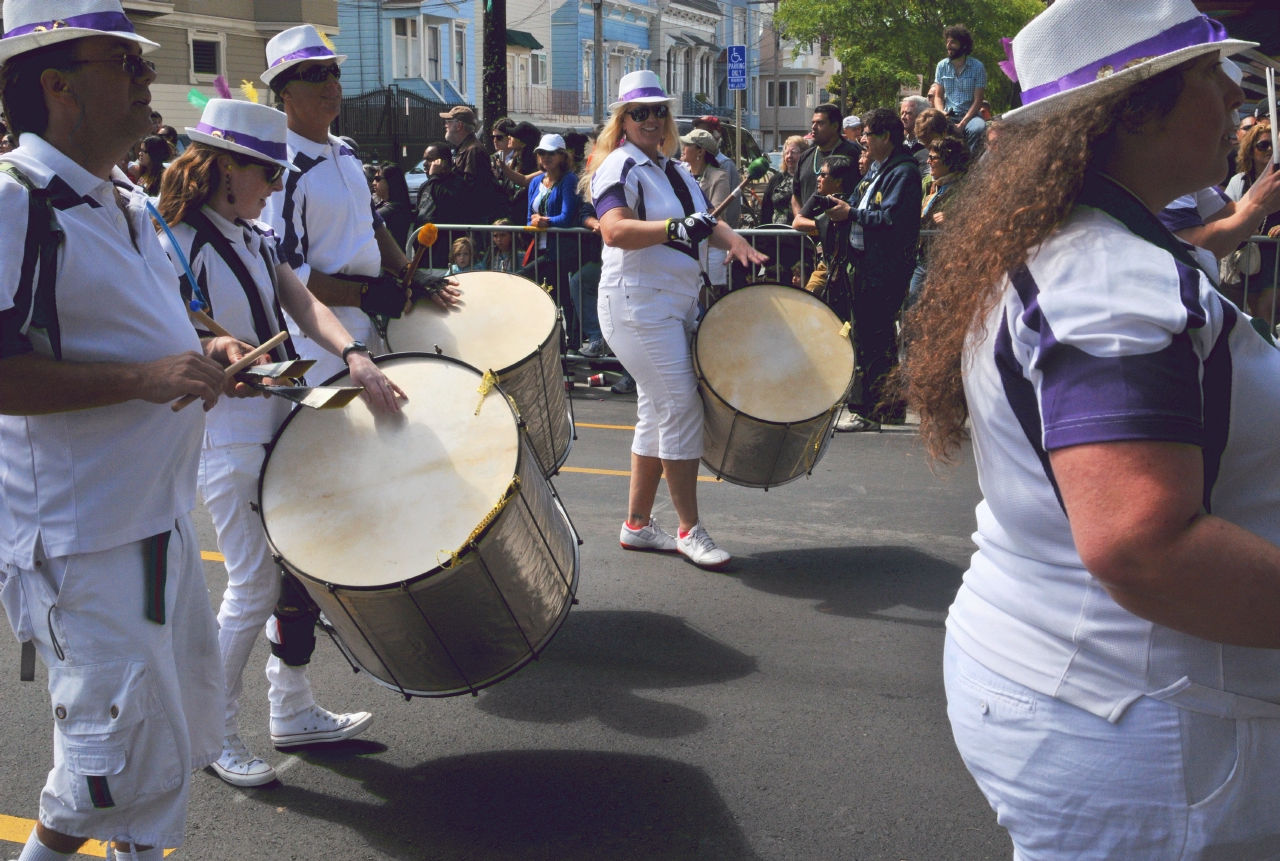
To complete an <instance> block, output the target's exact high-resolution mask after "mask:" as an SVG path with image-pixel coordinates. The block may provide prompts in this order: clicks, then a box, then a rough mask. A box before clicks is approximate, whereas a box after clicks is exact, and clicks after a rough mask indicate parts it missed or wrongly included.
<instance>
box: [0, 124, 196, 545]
mask: <svg viewBox="0 0 1280 861" xmlns="http://www.w3.org/2000/svg"><path fill="white" fill-rule="evenodd" d="M4 160H5V161H9V162H12V163H13V164H15V165H17V166H18V167H19V168H20V169H21V170H22V171H23V172H24V173H25V174H26V175H27V176H28V177H30V178H31V179H32V180H33V181H34V182H35V183H37V184H39V185H42V186H44V187H48V186H49V185H50V184H57V186H58V187H59V188H60V190H61V194H60V195H59V199H58V201H57V208H58V210H59V211H58V222H59V224H60V225H61V227H62V229H63V230H64V231H65V233H66V239H65V241H64V242H63V244H62V247H61V249H60V251H59V255H58V278H57V289H56V291H55V294H56V299H57V310H56V321H57V328H58V330H59V335H60V342H61V350H62V359H63V361H67V362H149V361H154V360H157V359H161V358H164V357H166V356H173V355H176V354H179V353H184V352H187V351H189V350H191V351H197V352H198V351H199V350H200V349H201V348H200V340H199V338H197V337H196V332H195V329H194V328H193V327H192V325H191V322H190V320H189V319H188V318H187V313H186V308H185V307H184V306H183V302H182V297H181V296H180V295H179V292H178V280H177V278H175V277H174V275H173V268H172V267H171V266H170V265H169V261H168V259H167V258H166V257H165V254H164V251H163V250H162V249H161V248H160V243H159V242H158V241H157V240H156V234H155V228H154V227H153V226H152V223H151V218H150V216H149V215H148V213H147V211H146V209H145V206H146V201H147V196H146V194H145V193H144V192H143V191H142V189H139V188H137V187H135V186H133V185H132V184H131V183H130V182H129V181H128V179H127V178H126V177H125V176H124V174H123V173H121V172H120V171H119V170H115V171H113V174H112V181H104V180H101V179H99V178H97V177H96V176H93V175H92V174H90V173H89V172H88V171H86V170H85V169H84V168H82V167H80V166H79V165H78V164H76V163H75V162H73V161H71V160H70V159H69V158H67V157H66V156H65V155H63V154H62V153H61V152H59V151H58V150H56V149H54V148H53V147H52V146H50V145H49V144H48V143H46V142H45V141H44V140H43V139H41V138H40V137H38V136H37V135H33V134H24V135H22V137H21V140H20V148H19V149H17V150H15V151H14V152H12V153H9V154H7V155H5V156H4ZM113 183H115V184H113ZM117 196H118V198H119V200H121V201H123V202H124V203H125V204H126V207H127V212H124V211H122V210H121V209H120V206H119V205H118V203H117ZM0 212H3V213H4V218H3V220H2V221H0V314H3V313H4V312H6V311H13V309H14V308H15V292H16V290H17V287H18V281H19V272H20V269H21V266H22V259H23V244H24V241H25V238H26V232H27V192H26V189H24V188H23V187H22V186H21V185H19V184H18V183H17V182H15V181H13V180H11V179H10V178H9V177H7V176H4V175H0ZM38 275H39V273H38V267H37V279H38ZM37 283H38V282H37ZM27 336H28V338H29V340H30V341H31V344H32V346H33V348H34V351H35V352H36V353H37V354H40V355H43V356H47V357H53V355H54V353H53V349H52V340H53V339H52V338H51V337H47V336H44V335H42V334H41V333H39V332H36V331H28V333H27ZM203 435H204V411H203V410H202V409H201V408H200V404H198V403H197V404H193V405H192V406H190V407H188V408H187V409H184V410H182V411H181V412H177V413H175V412H173V410H171V409H170V408H169V404H167V403H166V404H151V403H147V402H145V401H139V400H133V401H127V402H125V403H122V404H115V405H113V406H109V407H99V408H97V409H89V410H78V411H75V412H66V413H55V414H52V415H41V416H0V561H3V562H4V563H7V564H13V565H17V566H20V567H24V568H31V567H32V565H33V563H34V557H35V550H36V547H37V544H38V543H39V544H40V545H42V546H43V549H44V552H45V554H47V555H48V556H50V557H58V556H67V555H71V554H76V553H91V552H97V551H99V550H108V549H110V548H112V547H118V546H120V545H122V544H128V543H130V542H133V541H139V540H141V539H143V538H148V537H150V536H152V535H158V534H160V533H161V532H166V531H168V530H170V529H172V528H173V525H174V522H175V521H176V520H177V519H178V518H179V517H182V516H183V515H185V514H187V513H188V512H190V511H191V510H192V509H194V508H195V504H196V502H195V490H196V472H197V467H198V464H199V455H200V440H201V438H202V437H203Z"/></svg>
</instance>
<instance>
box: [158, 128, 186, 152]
mask: <svg viewBox="0 0 1280 861" xmlns="http://www.w3.org/2000/svg"><path fill="white" fill-rule="evenodd" d="M156 134H158V135H159V136H160V137H162V138H164V139H165V140H166V141H168V142H169V147H170V148H171V149H172V150H173V157H174V158H177V157H178V156H180V155H182V153H183V151H184V150H185V147H183V145H182V138H180V137H178V130H177V129H175V128H174V127H173V126H161V127H160V130H159V131H158V132H156Z"/></svg>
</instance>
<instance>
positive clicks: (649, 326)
mask: <svg viewBox="0 0 1280 861" xmlns="http://www.w3.org/2000/svg"><path fill="white" fill-rule="evenodd" d="M598 308H599V311H600V331H601V332H602V333H603V334H604V338H605V340H606V341H608V342H609V348H610V349H611V350H613V352H614V355H616V356H617V357H618V359H619V360H620V361H621V362H622V365H623V367H625V368H626V369H627V373H629V374H630V375H631V377H632V378H633V379H634V380H635V381H636V399H637V402H636V414H637V421H636V435H635V439H634V440H633V441H632V443H631V451H633V452H634V453H636V454H638V455H640V456H641V457H660V458H662V459H663V460H697V459H698V458H700V457H702V398H701V397H699V395H698V380H697V378H696V377H695V376H694V373H693V355H692V353H690V351H689V341H690V339H691V338H692V337H693V330H694V326H695V325H696V323H697V319H698V300H697V297H696V296H690V295H686V294H684V293H675V292H672V291H670V290H660V289H656V288H653V287H637V286H635V285H620V284H614V285H609V286H606V285H604V284H601V285H600V298H599V303H598Z"/></svg>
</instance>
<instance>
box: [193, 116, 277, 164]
mask: <svg viewBox="0 0 1280 861" xmlns="http://www.w3.org/2000/svg"><path fill="white" fill-rule="evenodd" d="M196 131H198V132H204V133H205V134H207V135H209V136H210V137H215V138H221V139H222V140H224V141H226V142H227V143H233V144H235V145H236V146H242V147H246V148H247V149H251V150H253V151H254V152H256V153H260V154H261V155H264V156H266V157H267V158H269V159H271V160H273V161H284V160H285V159H286V158H287V157H288V155H289V148H288V147H287V146H285V145H284V144H282V143H276V142H275V141H264V140H262V139H261V138H255V137H253V136H252V135H246V134H242V133H240V132H237V131H227V130H226V129H220V128H218V127H217V126H211V125H209V124H208V123H206V122H202V123H200V125H198V126H196Z"/></svg>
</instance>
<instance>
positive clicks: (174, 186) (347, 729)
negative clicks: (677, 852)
mask: <svg viewBox="0 0 1280 861" xmlns="http://www.w3.org/2000/svg"><path fill="white" fill-rule="evenodd" d="M187 133H188V135H190V137H191V140H192V146H191V147H190V148H189V149H188V150H187V151H186V152H184V153H183V154H182V155H181V156H180V157H179V158H178V159H177V160H176V161H174V163H173V164H172V165H171V166H170V167H169V169H168V170H167V171H166V172H165V176H164V182H163V185H162V187H161V197H160V205H159V211H160V214H161V215H162V217H163V218H164V219H165V221H166V222H167V223H168V225H169V226H170V228H171V229H172V231H173V235H174V237H175V238H176V239H177V247H175V245H174V243H173V242H172V241H171V240H170V239H169V237H168V236H167V235H162V236H161V242H162V244H163V245H164V247H165V251H166V252H167V253H168V254H169V257H170V259H171V261H172V262H173V265H174V269H175V270H177V272H178V273H179V277H180V279H181V280H182V283H183V287H184V289H185V290H188V291H189V290H190V289H191V287H192V286H194V287H195V288H196V291H195V292H196V293H197V295H198V296H200V297H201V298H203V299H204V300H206V301H207V303H208V305H209V308H208V314H209V315H210V316H211V317H213V318H214V320H215V322H216V323H217V324H219V325H220V326H221V327H222V328H224V329H226V330H228V331H230V332H232V333H234V334H235V335H236V337H238V338H241V339H242V340H245V341H249V342H252V343H262V342H264V341H266V340H267V339H269V338H270V337H271V336H273V335H275V334H276V333H277V332H282V331H285V326H284V320H283V317H282V316H281V311H282V310H283V311H286V312H288V313H289V315H290V316H291V317H292V318H293V319H294V320H295V321H297V323H298V325H299V327H300V328H301V330H302V332H303V333H304V334H305V335H306V336H307V337H308V338H311V339H313V340H314V341H315V342H316V343H317V344H320V345H322V346H323V347H324V348H325V349H327V350H329V351H330V352H331V353H334V354H335V355H341V356H342V358H343V359H344V360H345V361H346V363H347V367H348V369H349V371H350V374H351V384H352V385H356V386H363V387H364V394H363V395H362V397H363V398H364V399H365V400H366V402H368V403H369V404H370V405H371V406H372V407H373V408H374V409H376V410H378V411H380V412H387V413H391V412H396V411H398V409H399V407H398V406H397V404H396V400H395V399H396V397H397V396H402V393H401V392H400V390H399V389H398V388H396V386H395V384H394V383H392V382H391V381H390V380H388V379H387V378H386V377H385V376H383V374H382V372H381V371H380V370H378V368H377V367H376V366H375V365H374V364H373V362H372V361H370V359H369V356H368V353H367V352H365V351H364V350H363V349H361V348H360V347H359V345H354V344H353V339H352V337H351V335H350V334H349V333H348V332H347V330H346V329H345V328H344V327H343V325H342V324H341V323H340V322H338V320H337V318H335V317H334V316H333V312H332V311H330V310H329V309H328V307H326V306H325V305H323V304H321V303H320V302H318V301H316V299H315V297H313V296H312V295H311V293H310V292H308V290H307V288H306V287H305V286H304V285H303V284H302V282H301V281H300V280H298V277H297V276H296V275H295V274H294V272H293V270H292V269H290V268H289V266H288V264H285V263H280V262H279V260H278V258H277V256H276V239H275V236H274V234H273V233H272V232H271V229H270V228H269V227H268V226H267V225H266V224H265V223H263V222H260V221H257V220H256V219H257V218H258V216H259V215H260V214H261V212H262V209H263V207H264V206H265V205H266V199H267V198H268V197H269V196H270V195H271V194H272V193H273V192H276V191H279V190H280V189H281V187H282V184H281V177H282V175H283V174H284V172H285V171H286V170H296V168H294V167H293V166H292V165H290V164H289V163H288V161H287V160H286V152H285V136H286V124H285V116H284V114H282V113H280V112H278V111H275V110H272V109H271V108H268V107H266V106H264V105H256V104H252V103H250V102H241V101H232V100H229V99H214V100H213V101H211V102H209V104H208V105H207V106H206V107H205V109H204V114H203V116H202V117H201V120H200V125H199V126H198V127H197V128H194V129H191V128H189V129H187ZM184 259H185V260H186V261H187V263H188V264H189V265H190V268H191V271H192V273H193V274H194V276H195V279H196V282H197V283H196V284H195V285H191V284H190V283H189V280H188V278H187V276H186V274H185V273H186V268H185V267H184V266H183V260H184ZM188 298H189V297H188ZM292 356H293V353H292V347H291V346H290V345H289V342H288V341H286V342H285V346H284V347H283V348H277V350H276V354H275V355H274V356H273V357H272V360H273V361H280V360H284V359H286V358H291V357H292ZM289 409H290V404H289V402H288V401H286V400H284V399H283V398H276V397H267V398H266V399H265V400H263V399H257V398H252V399H248V400H242V401H236V402H234V403H233V402H229V401H228V402H224V403H221V404H219V405H218V406H217V407H215V408H214V409H213V410H212V411H211V412H210V413H209V417H208V428H207V431H206V433H205V442H204V450H203V451H202V452H201V458H200V491H201V495H202V496H203V498H204V502H205V505H206V506H208V508H209V513H210V514H211V515H212V516H213V522H214V526H215V527H216V528H217V532H218V549H219V550H220V551H221V552H222V555H223V556H224V557H226V567H227V590H226V592H225V593H224V595H223V600H222V607H221V609H220V610H219V611H218V624H219V627H220V629H221V630H220V633H219V638H218V639H219V645H220V647H221V651H222V663H223V670H224V673H225V676H226V684H227V724H226V737H225V740H224V742H223V750H222V757H221V758H220V759H219V760H218V762H216V763H214V770H215V771H217V773H218V775H219V776H220V777H221V778H222V779H223V780H225V781H227V782H228V783H231V784H234V785H236V786H259V785H261V784H264V783H267V782H269V781H271V780H274V779H275V772H274V770H273V769H272V768H271V766H270V765H268V764H267V763H266V762H264V761H263V760H261V759H259V758H257V757H255V756H254V755H253V754H251V753H250V752H249V751H248V749H247V748H246V747H245V745H244V743H243V742H242V741H241V740H240V735H239V727H238V722H237V715H238V713H239V710H240V693H241V690H242V689H243V682H242V678H241V676H242V674H243V672H244V668H245V665H246V664H247V663H248V660H249V653H250V652H251V651H252V650H253V646H254V642H255V641H256V640H257V637H258V632H259V631H260V630H261V629H262V628H263V625H264V623H266V622H267V620H268V618H269V617H271V615H272V609H273V608H277V600H278V599H279V603H280V607H279V608H277V610H276V616H277V617H278V618H277V619H273V620H272V622H273V624H272V625H270V626H268V636H269V637H270V638H271V639H272V640H273V647H272V652H273V655H272V657H271V658H269V659H268V662H267V678H268V680H269V682H270V698H271V702H272V717H271V736H272V741H273V742H275V743H276V744H277V745H278V746H288V745H291V744H299V743H305V742H316V741H333V740H337V739H341V738H350V737H351V736H354V735H356V734H357V733H359V732H361V731H363V730H364V729H365V728H366V727H367V726H368V725H369V722H370V721H371V720H372V717H371V716H370V715H369V714H368V713H366V712H357V713H355V714H343V715H336V714H332V713H330V712H328V711H325V710H324V709H322V708H320V707H319V706H316V705H315V699H314V697H312V695H311V690H310V684H309V683H308V681H307V677H306V666H305V664H306V662H307V660H308V659H309V658H310V652H309V649H308V650H307V653H306V654H305V655H300V654H295V653H293V652H292V650H291V649H289V650H286V649H284V648H282V647H281V646H279V644H277V643H275V641H277V640H279V641H281V642H289V643H290V644H291V645H292V644H293V643H294V642H298V641H302V642H304V643H306V644H314V637H315V635H314V627H313V626H314V616H312V615H310V614H309V613H307V612H305V611H304V612H302V613H301V614H296V615H293V614H291V612H290V610H289V609H287V607H293V606H296V605H299V604H301V605H302V606H309V603H310V602H309V601H306V600H305V598H304V593H302V590H301V587H300V586H296V584H292V583H291V584H289V586H288V587H287V588H286V592H288V591H289V590H291V589H297V593H296V594H295V595H294V596H293V600H289V599H288V598H287V597H282V596H281V573H280V566H279V565H277V564H276V563H275V562H273V561H272V558H271V550H270V548H269V546H268V544H267V539H266V534H265V532H264V531H263V527H262V522H261V521H260V520H259V518H258V516H257V515H256V514H255V513H254V511H255V510H256V502H257V498H258V494H257V482H258V474H259V473H260V471H261V468H262V462H263V458H264V455H265V453H266V449H265V448H264V446H265V444H266V443H269V442H270V441H271V439H272V437H273V436H274V435H275V432H276V430H277V429H278V428H279V427H280V424H281V422H283V421H284V419H285V417H286V416H287V415H288V413H289ZM299 599H300V600H299ZM272 629H274V636H273V634H272ZM282 629H283V631H284V633H285V636H284V637H281V636H280V633H281V630H282ZM290 633H293V634H294V636H292V637H290V636H288V635H289V634H290ZM308 638H309V639H308ZM280 654H284V660H282V659H281V657H278V656H277V655H280ZM299 702H302V703H304V704H305V705H304V706H303V707H302V708H301V710H296V704H297V703H299ZM291 706H292V708H290V707H291ZM286 708H288V709H289V710H290V711H294V713H293V714H292V715H284V714H280V713H279V712H280V711H281V710H282V709H286Z"/></svg>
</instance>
